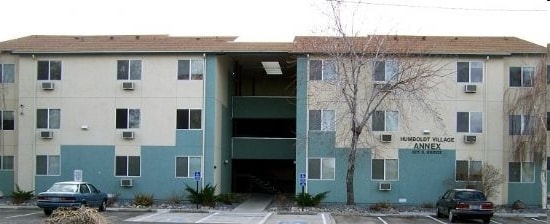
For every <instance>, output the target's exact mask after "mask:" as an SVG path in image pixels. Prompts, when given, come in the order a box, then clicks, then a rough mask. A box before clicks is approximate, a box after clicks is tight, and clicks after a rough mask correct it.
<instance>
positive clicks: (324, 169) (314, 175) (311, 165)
mask: <svg viewBox="0 0 550 224" xmlns="http://www.w3.org/2000/svg"><path fill="white" fill-rule="evenodd" d="M307 167H308V179H310V180H334V177H335V171H336V161H335V159H334V158H311V159H308V165H307Z"/></svg>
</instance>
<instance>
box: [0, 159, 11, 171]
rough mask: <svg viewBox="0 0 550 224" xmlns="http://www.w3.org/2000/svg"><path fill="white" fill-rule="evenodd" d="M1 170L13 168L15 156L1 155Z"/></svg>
mask: <svg viewBox="0 0 550 224" xmlns="http://www.w3.org/2000/svg"><path fill="white" fill-rule="evenodd" d="M0 170H13V156H0Z"/></svg>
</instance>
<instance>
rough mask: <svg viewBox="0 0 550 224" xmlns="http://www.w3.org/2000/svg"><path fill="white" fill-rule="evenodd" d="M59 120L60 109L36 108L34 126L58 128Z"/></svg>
mask: <svg viewBox="0 0 550 224" xmlns="http://www.w3.org/2000/svg"><path fill="white" fill-rule="evenodd" d="M60 120H61V110H60V109H37V110H36V128H44V129H59V127H60Z"/></svg>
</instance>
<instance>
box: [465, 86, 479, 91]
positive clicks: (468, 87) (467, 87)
mask: <svg viewBox="0 0 550 224" xmlns="http://www.w3.org/2000/svg"><path fill="white" fill-rule="evenodd" d="M464 92H465V93H475V92H477V85H465V86H464Z"/></svg>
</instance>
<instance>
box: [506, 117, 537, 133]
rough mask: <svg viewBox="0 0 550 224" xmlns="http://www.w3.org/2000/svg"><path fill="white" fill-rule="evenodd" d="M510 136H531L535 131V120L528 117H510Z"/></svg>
mask: <svg viewBox="0 0 550 224" xmlns="http://www.w3.org/2000/svg"><path fill="white" fill-rule="evenodd" d="M509 118H510V121H509V122H510V123H509V134H510V135H530V134H531V133H533V131H534V122H535V121H534V119H533V117H532V116H528V115H510V117H509Z"/></svg>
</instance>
